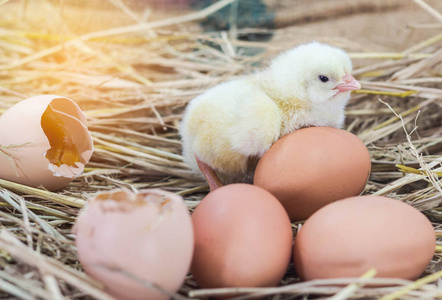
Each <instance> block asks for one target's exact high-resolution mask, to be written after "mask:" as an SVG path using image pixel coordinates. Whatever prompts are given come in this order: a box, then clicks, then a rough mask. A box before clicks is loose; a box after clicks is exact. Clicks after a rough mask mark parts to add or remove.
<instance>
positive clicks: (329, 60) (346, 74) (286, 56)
mask: <svg viewBox="0 0 442 300" xmlns="http://www.w3.org/2000/svg"><path fill="white" fill-rule="evenodd" d="M351 71H352V64H351V60H350V58H349V57H348V55H347V54H346V53H345V52H344V51H343V50H341V49H339V48H335V47H331V46H329V45H325V44H321V43H317V42H313V43H309V44H304V45H300V46H298V47H295V48H293V49H291V50H288V51H286V52H284V53H282V54H280V55H279V56H278V57H276V58H275V59H274V60H273V62H272V63H271V65H270V73H271V76H272V78H273V81H274V82H275V84H276V85H277V87H278V90H279V91H280V92H281V93H282V94H283V97H284V98H286V99H292V98H295V99H297V100H300V101H304V102H306V103H309V104H321V103H324V102H331V101H347V100H348V98H349V95H350V91H351V90H357V89H359V88H360V84H359V83H358V82H357V81H356V80H355V79H354V78H353V76H351Z"/></svg>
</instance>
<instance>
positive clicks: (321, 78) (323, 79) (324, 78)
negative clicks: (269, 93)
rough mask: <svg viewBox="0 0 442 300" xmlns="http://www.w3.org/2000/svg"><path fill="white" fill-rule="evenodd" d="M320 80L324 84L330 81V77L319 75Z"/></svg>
mask: <svg viewBox="0 0 442 300" xmlns="http://www.w3.org/2000/svg"><path fill="white" fill-rule="evenodd" d="M318 79H319V80H321V81H322V82H327V81H329V79H328V77H327V76H324V75H319V76H318Z"/></svg>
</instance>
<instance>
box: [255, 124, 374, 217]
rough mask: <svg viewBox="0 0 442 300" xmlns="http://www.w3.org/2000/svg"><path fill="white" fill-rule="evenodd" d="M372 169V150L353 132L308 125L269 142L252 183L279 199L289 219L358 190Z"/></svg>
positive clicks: (355, 194)
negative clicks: (273, 142)
mask: <svg viewBox="0 0 442 300" xmlns="http://www.w3.org/2000/svg"><path fill="white" fill-rule="evenodd" d="M370 171H371V161H370V154H369V153H368V150H367V147H365V145H364V143H362V141H361V140H360V139H359V138H358V137H357V136H355V135H354V134H352V133H350V132H347V131H345V130H341V129H336V128H331V127H308V128H303V129H299V130H296V131H295V132H293V133H291V134H289V135H286V136H284V137H282V138H281V139H279V140H278V141H277V142H276V143H275V144H274V145H273V146H272V147H270V149H269V150H268V151H267V152H266V153H265V154H264V155H263V156H262V158H261V159H260V160H259V162H258V166H257V168H256V171H255V176H254V184H255V185H256V186H259V187H262V188H264V189H266V190H267V191H269V192H271V193H272V194H273V195H274V196H275V197H276V198H278V200H279V201H281V203H282V205H283V206H284V207H285V209H286V210H287V213H288V215H289V216H290V219H291V220H292V221H300V220H305V219H307V218H308V217H309V216H310V215H311V214H313V213H314V212H315V211H317V210H318V209H320V208H321V207H323V206H324V205H327V204H328V203H331V202H333V201H336V200H339V199H343V198H346V197H351V196H357V195H359V194H360V193H361V192H362V191H363V190H364V188H365V184H366V182H367V179H368V176H369V175H370Z"/></svg>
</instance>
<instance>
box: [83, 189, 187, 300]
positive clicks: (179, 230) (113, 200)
mask: <svg viewBox="0 0 442 300" xmlns="http://www.w3.org/2000/svg"><path fill="white" fill-rule="evenodd" d="M75 232H76V235H77V238H76V245H77V248H78V256H79V260H80V262H81V263H82V266H83V268H84V269H85V271H86V272H87V273H88V274H89V275H90V276H92V277H94V278H95V279H97V280H99V281H101V282H103V283H104V284H105V286H106V290H107V291H108V292H109V294H111V295H112V296H114V297H116V298H118V299H133V300H136V299H168V298H169V296H168V295H167V293H169V295H170V294H171V293H175V292H176V291H177V290H178V289H179V288H180V286H181V284H182V283H183V281H184V279H185V276H186V274H187V272H188V270H189V268H190V263H191V259H192V255H193V247H194V239H193V227H192V222H191V218H190V214H189V212H188V210H187V208H186V206H185V205H184V201H183V199H182V198H181V197H180V196H178V195H176V194H173V193H169V192H165V191H162V190H160V189H149V190H141V191H140V192H139V193H137V194H135V193H133V192H131V191H128V190H117V191H111V192H105V193H100V194H98V195H97V196H96V197H95V198H94V199H92V200H91V201H90V202H89V203H88V204H87V206H86V207H85V208H84V209H83V210H82V211H81V213H80V215H79V216H78V219H77V222H76V225H75ZM155 288H159V289H160V290H162V292H161V291H159V290H156V289H155Z"/></svg>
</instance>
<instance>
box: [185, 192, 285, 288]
mask: <svg viewBox="0 0 442 300" xmlns="http://www.w3.org/2000/svg"><path fill="white" fill-rule="evenodd" d="M192 223H193V227H194V236H195V250H194V255H193V262H192V267H191V271H192V274H193V276H194V278H195V279H196V281H197V282H198V284H199V285H200V286H201V287H203V288H217V287H266V286H275V285H277V284H278V283H279V281H280V280H281V278H282V277H283V276H284V274H285V272H286V269H287V266H288V264H289V261H290V256H291V250H292V239H293V238H292V230H291V224H290V220H289V217H288V216H287V213H286V212H285V211H284V208H283V207H282V205H281V203H279V201H278V200H277V199H276V198H275V197H274V196H272V195H271V194H270V193H269V192H267V191H265V190H263V189H261V188H259V187H256V186H253V185H249V184H231V185H226V186H223V187H221V188H218V189H216V190H215V191H213V192H211V193H209V194H208V195H207V196H206V197H205V198H204V199H203V201H202V202H201V203H200V204H199V205H198V206H197V208H196V209H195V211H194V213H193V214H192Z"/></svg>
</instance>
